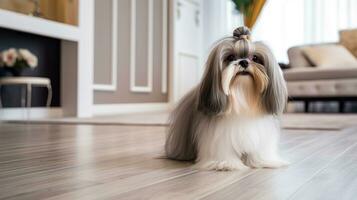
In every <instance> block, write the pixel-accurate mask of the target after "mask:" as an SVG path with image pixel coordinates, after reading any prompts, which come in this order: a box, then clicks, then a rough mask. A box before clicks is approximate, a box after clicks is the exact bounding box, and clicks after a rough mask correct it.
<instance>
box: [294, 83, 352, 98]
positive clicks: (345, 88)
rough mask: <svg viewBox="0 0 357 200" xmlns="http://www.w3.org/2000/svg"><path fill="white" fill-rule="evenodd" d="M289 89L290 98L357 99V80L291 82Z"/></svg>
mask: <svg viewBox="0 0 357 200" xmlns="http://www.w3.org/2000/svg"><path fill="white" fill-rule="evenodd" d="M287 88H288V93H289V96H290V97H346V96H349V97H352V96H353V97H356V96H357V79H331V80H315V81H313V80H311V81H291V82H288V83H287Z"/></svg>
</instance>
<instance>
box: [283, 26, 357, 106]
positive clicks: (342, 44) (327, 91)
mask: <svg viewBox="0 0 357 200" xmlns="http://www.w3.org/2000/svg"><path fill="white" fill-rule="evenodd" d="M339 36H340V41H339V42H337V43H324V44H314V45H302V46H294V47H291V48H290V49H289V50H288V58H289V69H286V70H284V77H285V80H286V81H287V87H288V93H289V101H303V102H304V104H305V106H304V107H305V112H308V111H309V104H310V102H313V101H337V102H339V112H344V110H345V108H344V107H345V102H346V101H355V100H357V59H356V58H357V29H351V30H342V31H340V32H339Z"/></svg>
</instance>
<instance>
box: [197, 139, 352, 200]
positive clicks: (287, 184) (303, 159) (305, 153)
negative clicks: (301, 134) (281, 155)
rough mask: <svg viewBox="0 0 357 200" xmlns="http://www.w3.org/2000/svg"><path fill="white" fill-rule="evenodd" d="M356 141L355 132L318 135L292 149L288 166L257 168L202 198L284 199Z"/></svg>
mask: <svg viewBox="0 0 357 200" xmlns="http://www.w3.org/2000/svg"><path fill="white" fill-rule="evenodd" d="M356 143H357V134H351V133H350V132H345V133H343V134H334V135H326V134H324V135H320V137H319V138H318V140H317V141H316V143H315V144H310V146H307V147H301V148H300V149H295V150H294V152H298V153H296V154H291V155H293V156H291V157H290V158H291V160H292V161H293V162H292V164H291V165H290V166H289V167H288V168H284V169H277V170H260V171H258V172H257V173H254V174H253V175H252V176H249V177H247V178H245V179H243V180H241V181H238V182H236V183H234V184H232V185H230V186H228V187H225V188H224V189H222V190H220V191H218V192H216V193H213V194H211V195H208V196H206V197H205V198H203V199H220V198H221V199H237V198H239V199H257V200H259V199H262V200H263V199H264V200H269V199H272V200H274V199H287V198H288V197H289V196H290V195H292V194H293V193H294V192H295V191H296V190H297V189H298V188H300V187H301V186H302V185H303V184H305V183H306V182H308V181H309V179H310V178H311V177H313V176H314V175H315V174H316V173H317V172H318V171H319V170H321V169H322V168H324V167H326V166H327V165H329V163H330V162H332V161H333V160H334V159H337V158H338V157H339V156H340V155H341V154H342V153H343V152H345V151H346V150H347V149H348V148H350V147H351V146H353V145H355V144H356Z"/></svg>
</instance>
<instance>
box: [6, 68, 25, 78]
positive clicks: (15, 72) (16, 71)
mask: <svg viewBox="0 0 357 200" xmlns="http://www.w3.org/2000/svg"><path fill="white" fill-rule="evenodd" d="M8 70H9V71H10V72H11V74H12V76H15V77H18V76H21V73H22V69H20V68H16V67H13V68H8Z"/></svg>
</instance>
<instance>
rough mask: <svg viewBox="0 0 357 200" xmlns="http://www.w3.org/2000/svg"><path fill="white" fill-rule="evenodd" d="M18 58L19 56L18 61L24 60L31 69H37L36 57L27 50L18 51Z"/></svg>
mask: <svg viewBox="0 0 357 200" xmlns="http://www.w3.org/2000/svg"><path fill="white" fill-rule="evenodd" d="M19 56H20V59H23V60H25V61H26V63H27V64H28V65H29V66H30V67H31V68H35V67H37V64H38V59H37V57H36V56H35V55H34V54H32V53H31V52H30V51H29V50H27V49H19Z"/></svg>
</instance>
